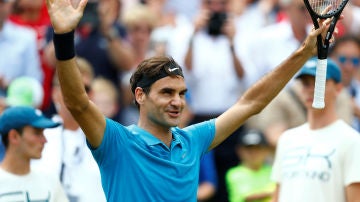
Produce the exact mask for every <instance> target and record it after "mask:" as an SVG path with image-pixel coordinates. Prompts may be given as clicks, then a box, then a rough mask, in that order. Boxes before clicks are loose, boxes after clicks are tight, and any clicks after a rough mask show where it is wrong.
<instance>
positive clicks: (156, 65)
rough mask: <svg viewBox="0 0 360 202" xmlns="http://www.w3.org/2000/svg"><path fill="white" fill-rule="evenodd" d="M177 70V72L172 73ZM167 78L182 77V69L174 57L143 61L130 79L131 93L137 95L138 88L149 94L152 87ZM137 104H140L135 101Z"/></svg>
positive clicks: (152, 58)
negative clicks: (156, 82)
mask: <svg viewBox="0 0 360 202" xmlns="http://www.w3.org/2000/svg"><path fill="white" fill-rule="evenodd" d="M172 70H175V71H172ZM166 76H171V77H175V76H182V77H184V75H183V73H182V68H181V67H180V66H179V65H178V64H177V63H176V62H175V60H174V59H173V58H172V57H167V56H156V57H151V58H148V59H145V60H144V61H142V62H141V63H140V64H139V65H138V67H137V69H136V71H135V72H134V73H133V75H132V76H131V78H130V85H131V91H132V92H133V94H135V89H136V87H141V88H142V89H143V91H144V93H145V94H148V93H149V92H150V89H151V85H152V84H153V83H154V82H155V81H157V80H159V79H161V78H164V77H166ZM135 104H136V105H137V107H139V104H138V103H137V102H136V100H135Z"/></svg>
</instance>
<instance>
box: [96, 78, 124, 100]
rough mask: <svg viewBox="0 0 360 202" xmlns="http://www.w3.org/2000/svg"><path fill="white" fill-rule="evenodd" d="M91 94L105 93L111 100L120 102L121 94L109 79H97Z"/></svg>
mask: <svg viewBox="0 0 360 202" xmlns="http://www.w3.org/2000/svg"><path fill="white" fill-rule="evenodd" d="M91 92H92V93H98V92H103V93H106V95H108V96H109V97H110V98H111V100H114V101H118V99H119V93H118V91H117V89H116V86H115V84H114V83H112V82H111V81H110V80H109V79H106V78H103V77H96V78H95V79H94V80H93V82H92V84H91Z"/></svg>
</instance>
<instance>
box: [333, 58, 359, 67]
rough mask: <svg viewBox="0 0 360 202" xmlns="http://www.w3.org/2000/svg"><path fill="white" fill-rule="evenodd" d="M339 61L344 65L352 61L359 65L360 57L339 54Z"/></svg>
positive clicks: (356, 65) (353, 63)
mask: <svg viewBox="0 0 360 202" xmlns="http://www.w3.org/2000/svg"><path fill="white" fill-rule="evenodd" d="M338 61H339V62H340V63H341V64H342V65H343V64H345V63H347V62H349V61H350V62H351V64H352V65H354V66H355V67H358V66H359V64H360V58H358V57H346V56H344V55H340V56H338Z"/></svg>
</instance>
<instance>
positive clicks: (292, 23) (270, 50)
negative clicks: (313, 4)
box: [242, 0, 312, 86]
mask: <svg viewBox="0 0 360 202" xmlns="http://www.w3.org/2000/svg"><path fill="white" fill-rule="evenodd" d="M279 5H280V8H281V10H282V12H283V13H284V14H285V16H286V18H284V19H283V20H282V21H280V22H278V23H275V24H271V25H269V26H266V27H264V28H262V29H259V30H258V31H257V32H256V33H254V34H253V35H252V37H251V38H250V39H249V42H248V43H246V44H245V45H246V47H243V49H245V50H246V52H245V55H244V56H243V57H242V58H243V60H244V63H245V64H246V65H247V66H246V73H247V74H248V75H247V77H246V79H247V83H248V85H249V86H251V85H252V84H253V83H254V82H255V81H257V80H258V79H259V78H261V77H262V76H263V75H265V74H267V73H268V72H269V71H271V70H272V69H273V68H274V67H276V65H277V64H279V63H280V62H281V61H282V60H283V59H285V58H286V57H287V56H289V55H290V54H291V52H292V51H294V50H296V49H297V48H298V47H300V45H301V44H302V42H303V40H304V39H305V37H306V35H307V34H308V32H309V30H310V29H311V26H312V22H311V18H310V16H309V14H308V12H307V10H306V7H305V5H304V2H303V1H302V0H279ZM259 55H261V60H259Z"/></svg>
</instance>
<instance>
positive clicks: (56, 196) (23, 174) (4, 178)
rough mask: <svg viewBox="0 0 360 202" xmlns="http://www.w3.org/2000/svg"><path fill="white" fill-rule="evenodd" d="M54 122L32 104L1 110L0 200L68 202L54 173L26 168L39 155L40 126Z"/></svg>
mask: <svg viewBox="0 0 360 202" xmlns="http://www.w3.org/2000/svg"><path fill="white" fill-rule="evenodd" d="M58 125H59V123H57V122H54V121H52V120H50V119H48V118H46V117H44V116H43V115H42V113H41V111H40V110H38V109H34V108H32V107H24V106H18V107H10V108H7V109H6V110H5V111H4V112H3V113H2V115H1V117H0V133H1V138H2V141H3V143H4V145H5V148H6V152H5V157H4V160H3V161H2V162H1V164H0V187H1V188H0V201H19V202H21V201H23V202H27V201H49V202H67V201H68V199H67V197H66V194H65V191H64V190H63V188H62V186H61V184H60V181H59V179H58V178H57V177H56V176H54V175H50V174H48V173H45V172H40V171H38V170H34V169H30V160H31V159H39V158H41V152H42V150H43V148H44V145H45V143H46V138H45V136H44V133H43V131H44V129H45V128H53V127H57V126H58Z"/></svg>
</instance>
